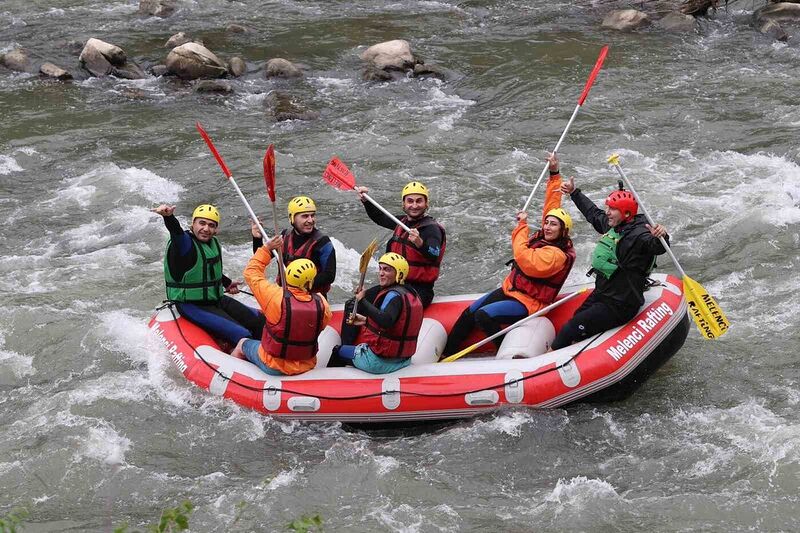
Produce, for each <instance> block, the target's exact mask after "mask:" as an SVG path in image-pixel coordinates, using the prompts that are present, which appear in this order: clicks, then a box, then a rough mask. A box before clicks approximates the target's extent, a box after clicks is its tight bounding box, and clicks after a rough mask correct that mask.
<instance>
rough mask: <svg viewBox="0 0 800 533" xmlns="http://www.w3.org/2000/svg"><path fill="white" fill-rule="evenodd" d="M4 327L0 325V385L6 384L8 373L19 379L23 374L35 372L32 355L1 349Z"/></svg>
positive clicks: (3, 341)
mask: <svg viewBox="0 0 800 533" xmlns="http://www.w3.org/2000/svg"><path fill="white" fill-rule="evenodd" d="M5 327H6V326H0V385H2V384H8V383H6V379H5V376H8V375H9V374H10V375H12V376H14V379H16V380H19V379H20V378H22V377H24V376H31V375H33V374H35V373H36V369H35V368H34V367H33V357H32V356H27V355H24V354H20V353H17V352H12V351H9V350H4V349H3V347H4V346H5V344H6V338H5V331H4V329H5Z"/></svg>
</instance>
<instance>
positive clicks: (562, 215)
mask: <svg viewBox="0 0 800 533" xmlns="http://www.w3.org/2000/svg"><path fill="white" fill-rule="evenodd" d="M544 217H545V218H547V217H556V218H557V219H558V220H560V221H561V222H563V223H564V227H565V228H566V229H567V233H566V234H567V235H568V234H569V233H570V232H571V231H572V217H571V216H569V213H567V212H566V211H564V210H563V209H562V208H560V207H556V208H555V209H551V210H550V211H548V212H547V214H546V215H545V216H544Z"/></svg>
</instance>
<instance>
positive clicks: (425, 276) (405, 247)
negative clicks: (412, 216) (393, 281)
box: [386, 215, 447, 284]
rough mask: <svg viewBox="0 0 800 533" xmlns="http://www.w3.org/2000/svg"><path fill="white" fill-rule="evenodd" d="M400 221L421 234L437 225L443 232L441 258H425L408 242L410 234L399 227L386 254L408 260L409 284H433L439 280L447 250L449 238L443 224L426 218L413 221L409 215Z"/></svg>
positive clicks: (387, 245)
mask: <svg viewBox="0 0 800 533" xmlns="http://www.w3.org/2000/svg"><path fill="white" fill-rule="evenodd" d="M400 221H401V222H402V223H403V224H405V225H406V226H408V227H409V228H412V229H417V230H419V231H420V232H421V231H422V228H424V227H426V226H432V225H434V224H436V225H437V226H439V230H440V231H441V232H442V246H441V249H440V250H439V257H437V258H436V259H429V258H428V257H425V256H424V255H423V254H422V252H421V251H420V250H419V248H417V247H416V246H415V245H414V244H413V243H412V242H411V241H409V240H408V233H407V232H406V231H405V230H404V229H403V228H402V227H401V226H400V225H398V226H397V227H396V228H395V229H394V233H393V234H392V237H391V238H390V239H389V242H388V243H387V244H386V252H387V253H388V252H395V253H398V254H400V255H402V256H403V257H405V258H406V261H408V277H407V278H406V282H408V283H425V284H432V283H433V282H434V281H436V280H437V279H439V266H440V265H441V264H442V259H444V252H445V249H446V248H447V236H446V235H445V231H444V228H443V227H442V225H441V224H439V223H438V222H436V220H434V219H433V217H429V216H427V215H426V216H424V217H422V218H421V219H420V220H417V221H411V220H409V218H408V216H407V215H403V216H402V217H400Z"/></svg>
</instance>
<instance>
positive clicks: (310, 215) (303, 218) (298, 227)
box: [292, 211, 317, 235]
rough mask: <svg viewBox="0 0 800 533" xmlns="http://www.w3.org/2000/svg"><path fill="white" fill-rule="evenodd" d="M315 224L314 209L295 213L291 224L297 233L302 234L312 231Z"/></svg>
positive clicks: (315, 215)
mask: <svg viewBox="0 0 800 533" xmlns="http://www.w3.org/2000/svg"><path fill="white" fill-rule="evenodd" d="M316 225H317V212H316V211H306V212H305V213H297V214H296V215H295V216H294V222H292V226H293V227H294V229H295V231H297V233H300V234H302V235H307V234H309V233H311V232H312V231H314V228H315V227H316Z"/></svg>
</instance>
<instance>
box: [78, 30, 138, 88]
mask: <svg viewBox="0 0 800 533" xmlns="http://www.w3.org/2000/svg"><path fill="white" fill-rule="evenodd" d="M78 61H80V64H81V67H83V68H84V69H86V70H87V71H89V73H90V74H91V75H92V76H98V77H100V76H109V75H113V76H117V77H118V78H126V79H132V80H136V79H141V78H144V77H146V75H145V73H144V72H143V71H142V69H141V68H139V66H138V65H137V64H136V63H133V62H132V61H128V57H127V55H126V54H125V51H124V50H122V48H120V47H119V46H115V45H113V44H110V43H107V42H105V41H101V40H100V39H94V38H92V39H89V40H88V41H86V44H85V45H84V47H83V51H81V55H80V57H79V58H78Z"/></svg>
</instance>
